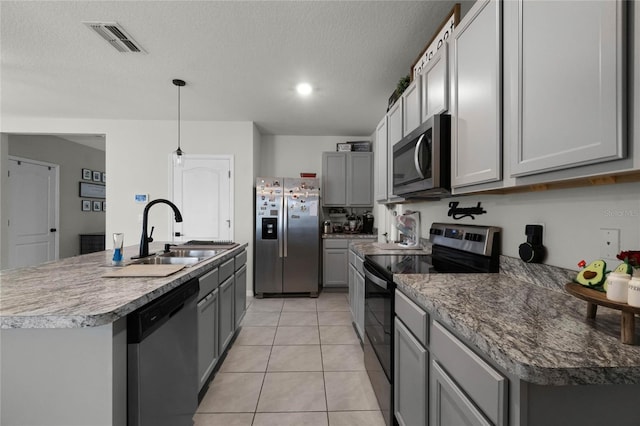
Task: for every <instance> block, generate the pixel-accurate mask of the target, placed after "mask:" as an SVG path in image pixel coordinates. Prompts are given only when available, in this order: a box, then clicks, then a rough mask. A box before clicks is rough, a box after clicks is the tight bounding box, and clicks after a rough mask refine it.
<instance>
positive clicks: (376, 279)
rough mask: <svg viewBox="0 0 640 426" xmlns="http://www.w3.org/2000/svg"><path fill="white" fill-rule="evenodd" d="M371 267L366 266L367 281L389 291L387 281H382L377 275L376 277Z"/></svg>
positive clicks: (365, 275)
mask: <svg viewBox="0 0 640 426" xmlns="http://www.w3.org/2000/svg"><path fill="white" fill-rule="evenodd" d="M370 268H371V267H370V266H369V265H367V264H365V265H364V277H365V279H367V280H369V281H371V282H373V283H374V284H375V285H377V286H378V287H382V288H384V289H385V290H386V289H387V280H385V279H382V278H380V277H378V276H377V275H375V272H373V270H371V269H370Z"/></svg>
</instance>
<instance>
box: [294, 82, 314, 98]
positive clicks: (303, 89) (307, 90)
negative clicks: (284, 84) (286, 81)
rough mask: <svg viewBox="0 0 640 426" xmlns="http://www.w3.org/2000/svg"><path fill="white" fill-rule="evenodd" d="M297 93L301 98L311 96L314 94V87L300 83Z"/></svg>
mask: <svg viewBox="0 0 640 426" xmlns="http://www.w3.org/2000/svg"><path fill="white" fill-rule="evenodd" d="M296 91H297V92H298V94H299V95H300V96H309V95H310V94H311V92H313V87H311V85H310V84H309V83H300V84H298V85H297V86H296Z"/></svg>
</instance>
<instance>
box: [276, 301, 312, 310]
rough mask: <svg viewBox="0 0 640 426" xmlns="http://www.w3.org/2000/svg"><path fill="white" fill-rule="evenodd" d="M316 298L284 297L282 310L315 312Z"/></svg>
mask: <svg viewBox="0 0 640 426" xmlns="http://www.w3.org/2000/svg"><path fill="white" fill-rule="evenodd" d="M315 311H316V299H310V298H306V299H302V298H296V299H285V301H284V306H283V307H282V312H315Z"/></svg>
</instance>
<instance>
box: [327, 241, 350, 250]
mask: <svg viewBox="0 0 640 426" xmlns="http://www.w3.org/2000/svg"><path fill="white" fill-rule="evenodd" d="M324 248H344V249H346V248H349V240H347V239H340V238H336V239H325V240H324Z"/></svg>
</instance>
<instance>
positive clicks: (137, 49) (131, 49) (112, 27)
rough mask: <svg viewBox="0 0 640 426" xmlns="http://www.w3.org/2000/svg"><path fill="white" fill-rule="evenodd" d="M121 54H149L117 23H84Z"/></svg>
mask: <svg viewBox="0 0 640 426" xmlns="http://www.w3.org/2000/svg"><path fill="white" fill-rule="evenodd" d="M83 24H85V25H86V26H87V27H89V28H90V29H91V30H93V31H94V32H95V33H96V34H98V35H99V36H100V37H102V38H103V39H105V40H106V41H107V42H108V43H109V44H110V45H111V46H113V48H114V49H116V50H117V51H118V52H121V53H147V52H146V51H145V50H144V49H143V48H142V47H141V46H140V45H139V44H138V42H137V41H135V40H134V39H133V38H132V37H131V36H130V35H129V34H127V32H126V31H125V30H124V28H122V26H120V25H118V23H117V22H83Z"/></svg>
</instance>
